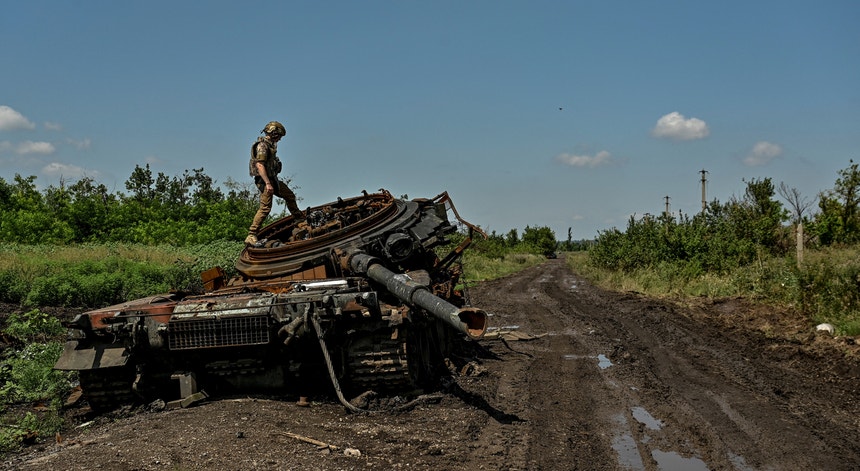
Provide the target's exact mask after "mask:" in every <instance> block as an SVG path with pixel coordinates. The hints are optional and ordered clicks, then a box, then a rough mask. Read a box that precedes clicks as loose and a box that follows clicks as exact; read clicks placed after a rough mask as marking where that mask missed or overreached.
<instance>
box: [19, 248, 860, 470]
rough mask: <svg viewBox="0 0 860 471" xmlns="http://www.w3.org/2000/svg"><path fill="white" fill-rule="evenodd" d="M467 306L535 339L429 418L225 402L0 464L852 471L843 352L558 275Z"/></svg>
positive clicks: (740, 314) (727, 315)
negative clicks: (309, 440) (323, 446)
mask: <svg viewBox="0 0 860 471" xmlns="http://www.w3.org/2000/svg"><path fill="white" fill-rule="evenodd" d="M471 298H472V302H473V304H474V305H476V306H480V307H483V308H484V309H486V310H487V311H488V312H490V313H491V314H492V318H491V323H492V325H494V326H496V327H506V326H507V327H516V329H515V331H516V332H518V333H520V334H530V335H533V336H535V337H536V338H533V339H531V340H527V339H520V340H507V341H501V340H493V339H487V340H482V341H481V346H482V347H483V348H484V349H485V352H484V354H482V355H480V356H479V357H477V358H475V363H473V365H474V366H475V368H473V369H472V371H473V373H472V374H469V375H464V376H459V377H457V378H456V383H454V384H452V385H450V386H449V388H448V390H447V393H446V394H445V395H444V396H443V398H442V400H441V401H440V402H438V403H428V404H422V405H419V406H417V407H415V408H412V409H410V410H408V411H406V412H402V413H397V414H394V413H381V414H371V415H356V414H347V413H346V412H345V411H344V409H343V407H342V406H340V405H338V404H337V403H336V401H333V400H331V399H328V398H325V397H318V398H314V399H315V402H314V403H313V405H312V407H310V408H301V407H297V406H296V405H295V398H233V399H230V400H222V401H213V402H209V403H205V404H202V405H200V406H197V407H194V408H189V409H182V410H174V411H161V412H139V413H134V414H127V415H115V416H100V417H97V418H95V419H94V421H93V422H92V423H91V424H90V425H88V426H87V427H84V428H78V429H74V430H70V431H69V432H68V433H67V434H66V435H65V436H63V437H62V442H61V443H60V444H59V445H57V444H53V443H51V444H42V445H37V446H35V447H32V448H31V449H29V450H27V451H25V452H24V453H22V454H19V455H17V456H13V457H7V458H6V462H5V465H6V467H8V468H11V469H49V468H53V469H91V468H92V467H95V466H98V467H100V468H102V469H119V470H132V469H134V470H143V469H171V470H172V469H182V470H196V469H201V470H202V469H237V470H238V469H373V468H378V469H427V470H430V469H433V470H437V469H443V470H447V469H451V470H454V469H487V470H496V469H523V470H526V469H528V470H569V469H582V470H616V469H633V470H673V469H685V470H706V469H707V470H770V469H773V470H783V469H784V470H800V469H809V470H817V469H828V470H842V469H844V470H849V469H857V466H858V463H860V398H858V391H860V362H858V360H857V358H858V354H857V352H856V350H855V353H854V355H853V356H850V355H847V356H846V355H845V354H844V351H845V350H846V349H850V348H853V347H852V346H850V345H841V344H838V343H837V342H835V341H833V340H830V339H823V338H820V337H816V336H815V335H813V334H809V335H808V336H807V337H805V338H802V340H792V341H788V340H779V338H780V337H786V336H785V335H773V334H774V333H773V332H772V333H771V335H770V336H766V335H765V334H764V333H762V331H761V330H758V329H754V328H751V327H750V325H751V324H752V323H755V322H756V321H757V320H760V319H761V318H768V317H769V316H770V317H774V316H777V314H778V313H777V314H775V313H774V312H770V310H769V308H760V307H755V306H752V305H749V304H747V303H745V302H743V301H742V300H727V301H725V302H707V301H704V302H701V303H699V305H698V306H695V307H689V308H681V307H678V306H675V305H673V304H670V303H664V302H660V301H655V300H649V299H646V298H643V297H641V296H638V295H635V294H624V293H621V294H619V293H610V292H605V291H602V290H600V289H597V288H595V287H593V286H591V285H590V284H588V283H586V282H584V281H583V280H581V279H579V278H578V277H577V276H575V275H574V274H572V273H571V272H570V271H569V270H568V269H567V267H566V265H565V263H564V261H563V260H550V261H547V263H545V264H543V265H542V266H540V267H535V268H530V269H528V270H526V271H524V272H522V273H519V274H517V275H514V276H511V277H508V278H505V279H501V280H496V281H493V282H488V283H483V284H481V285H479V286H477V287H474V288H473V289H472V290H471ZM804 328H806V327H805V326H804ZM801 337H802V336H801ZM786 338H795V339H796V338H798V337H797V336H796V335H795V336H794V337H791V336H788V337H786ZM70 413H71V411H70ZM83 418H84V419H90V418H91V417H86V416H84V417H83ZM295 434H298V435H300V436H303V437H310V438H313V439H315V440H319V441H322V442H325V443H327V444H331V445H333V446H336V447H338V448H337V449H331V448H326V449H320V448H318V447H316V446H313V445H310V444H308V443H307V442H303V441H300V440H297V439H295V438H293V437H294V435H295ZM345 448H353V449H355V450H358V451H360V453H361V454H360V456H355V453H354V452H351V453H350V454H349V455H348V454H344V453H343V451H344V449H345Z"/></svg>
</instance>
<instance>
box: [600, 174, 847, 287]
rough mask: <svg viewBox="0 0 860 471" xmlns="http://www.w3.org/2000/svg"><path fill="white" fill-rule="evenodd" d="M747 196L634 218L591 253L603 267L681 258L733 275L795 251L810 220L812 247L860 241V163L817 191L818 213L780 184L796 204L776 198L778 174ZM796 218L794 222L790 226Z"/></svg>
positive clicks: (690, 266) (756, 183) (603, 235)
mask: <svg viewBox="0 0 860 471" xmlns="http://www.w3.org/2000/svg"><path fill="white" fill-rule="evenodd" d="M746 183H747V187H746V191H745V193H744V195H743V196H742V197H733V198H732V199H731V200H729V201H728V202H725V203H721V202H719V201H717V200H714V201H712V202H711V203H710V204H709V205H707V207H706V208H705V209H704V210H703V211H702V212H700V213H698V214H696V215H694V216H689V215H682V214H679V215H677V216H676V215H673V214H662V215H660V216H651V215H646V216H644V217H641V218H638V219H637V218H635V217H631V218H630V219H629V221H628V223H627V229H626V230H625V231H623V232H622V231H620V230H618V229H611V230H606V231H602V232H600V233H599V235H598V237H597V239H596V241H595V244H594V246H593V247H592V248H591V249H590V251H589V255H590V257H589V259H590V261H591V263H593V264H594V265H595V266H598V267H601V268H607V269H612V270H624V271H632V270H637V269H647V268H654V267H657V266H659V265H662V264H667V263H680V264H682V265H683V266H684V270H685V271H686V272H688V274H689V275H690V276H696V275H700V274H702V273H727V272H729V271H731V270H733V269H735V268H738V267H741V266H745V265H748V264H750V263H753V262H755V261H757V260H761V259H762V257H767V256H783V255H787V254H790V252H789V251H790V249H792V248H793V247H795V244H796V239H795V238H796V235H795V234H796V233H800V232H796V231H795V228H797V227H798V225H802V227H803V228H804V230H803V232H802V234H803V239H802V241H801V242H803V243H804V244H805V245H806V246H809V247H826V246H840V245H852V244H857V243H858V242H860V211H858V204H860V169H858V165H857V164H856V163H854V162H853V161H851V165H850V166H849V167H847V168H845V169H843V170H840V171H839V176H838V178H837V180H836V182H835V184H834V187H833V188H832V189H830V190H826V191H823V192H821V193H820V194H819V195H818V196H817V198H816V199H817V202H818V211H817V212H816V213H815V214H813V215H811V216H810V215H807V214H805V213H806V210H807V209H809V208H810V206H811V204H812V202H811V201H809V200H808V199H806V198H803V197H801V196H800V195H799V193H798V192H797V191H796V190H795V189H793V188H788V187H786V186H785V185H784V184H783V185H780V187H779V193H780V195H781V196H783V198H784V199H785V200H786V201H787V203H788V206H789V207H790V210H789V208H786V207H785V206H784V205H783V204H782V202H780V201H779V200H778V199H777V198H776V194H777V189H776V188H775V187H774V184H773V181H772V180H771V179H770V178H763V179H754V180H751V181H748V182H746ZM788 222H790V223H791V224H788V225H787V224H786V223H788Z"/></svg>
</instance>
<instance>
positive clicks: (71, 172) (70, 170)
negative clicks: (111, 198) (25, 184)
mask: <svg viewBox="0 0 860 471" xmlns="http://www.w3.org/2000/svg"><path fill="white" fill-rule="evenodd" d="M42 173H43V174H45V175H47V176H49V177H63V178H81V177H84V176H87V175H88V176H90V177H93V178H95V177H98V175H99V172H98V171H95V170H87V169H85V168H83V167H79V166H77V165H70V164H62V163H59V162H51V163H49V164H47V165H45V166H44V167H42Z"/></svg>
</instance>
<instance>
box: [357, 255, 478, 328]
mask: <svg viewBox="0 0 860 471" xmlns="http://www.w3.org/2000/svg"><path fill="white" fill-rule="evenodd" d="M349 265H350V268H351V269H352V270H353V271H355V272H357V273H362V274H366V275H367V276H368V278H370V279H372V280H374V281H376V282H378V283H381V284H382V285H383V286H385V288H386V289H387V290H388V291H389V292H391V293H392V294H393V295H395V296H397V298H399V299H400V300H401V301H403V302H405V303H407V304H410V305H413V306H418V307H420V308H422V309H424V310H426V311H427V312H429V313H431V314H433V315H434V316H436V317H438V318H439V319H441V320H443V321H445V322H446V323H448V324H449V325H450V326H452V327H454V328H455V329H457V330H458V331H460V332H462V333H464V334H466V335H467V336H468V337H470V338H472V339H479V338H481V337H483V335H484V333H485V332H486V331H487V313H486V312H484V311H483V310H481V309H477V308H458V307H457V306H455V305H453V304H451V303H449V302H448V301H445V300H444V299H442V298H440V297H438V296H436V295H434V294H433V293H431V292H430V289H429V288H428V287H427V286H424V285H422V284H420V283H416V282H415V281H413V280H412V279H411V278H409V276H407V275H404V274H397V273H394V272H393V271H391V270H389V269H388V268H385V267H384V266H383V265H382V263H381V261H380V260H379V259H378V258H376V257H372V256H370V255H367V254H365V253H362V252H358V253H354V254H352V256H351V257H349Z"/></svg>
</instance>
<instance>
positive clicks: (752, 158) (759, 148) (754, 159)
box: [744, 141, 782, 167]
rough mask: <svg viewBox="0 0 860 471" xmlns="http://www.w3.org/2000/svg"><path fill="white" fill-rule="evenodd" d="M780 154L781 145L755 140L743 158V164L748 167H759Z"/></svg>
mask: <svg viewBox="0 0 860 471" xmlns="http://www.w3.org/2000/svg"><path fill="white" fill-rule="evenodd" d="M781 155H782V147H781V146H779V145H778V144H773V143H771V142H767V141H760V142H756V143H755V145H754V146H753V148H752V150H750V152H749V153H748V154H747V156H746V158H744V164H745V165H747V166H749V167H760V166H762V165H765V164H767V163H768V162H770V161H771V160H773V159H775V158H777V157H779V156H781Z"/></svg>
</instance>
